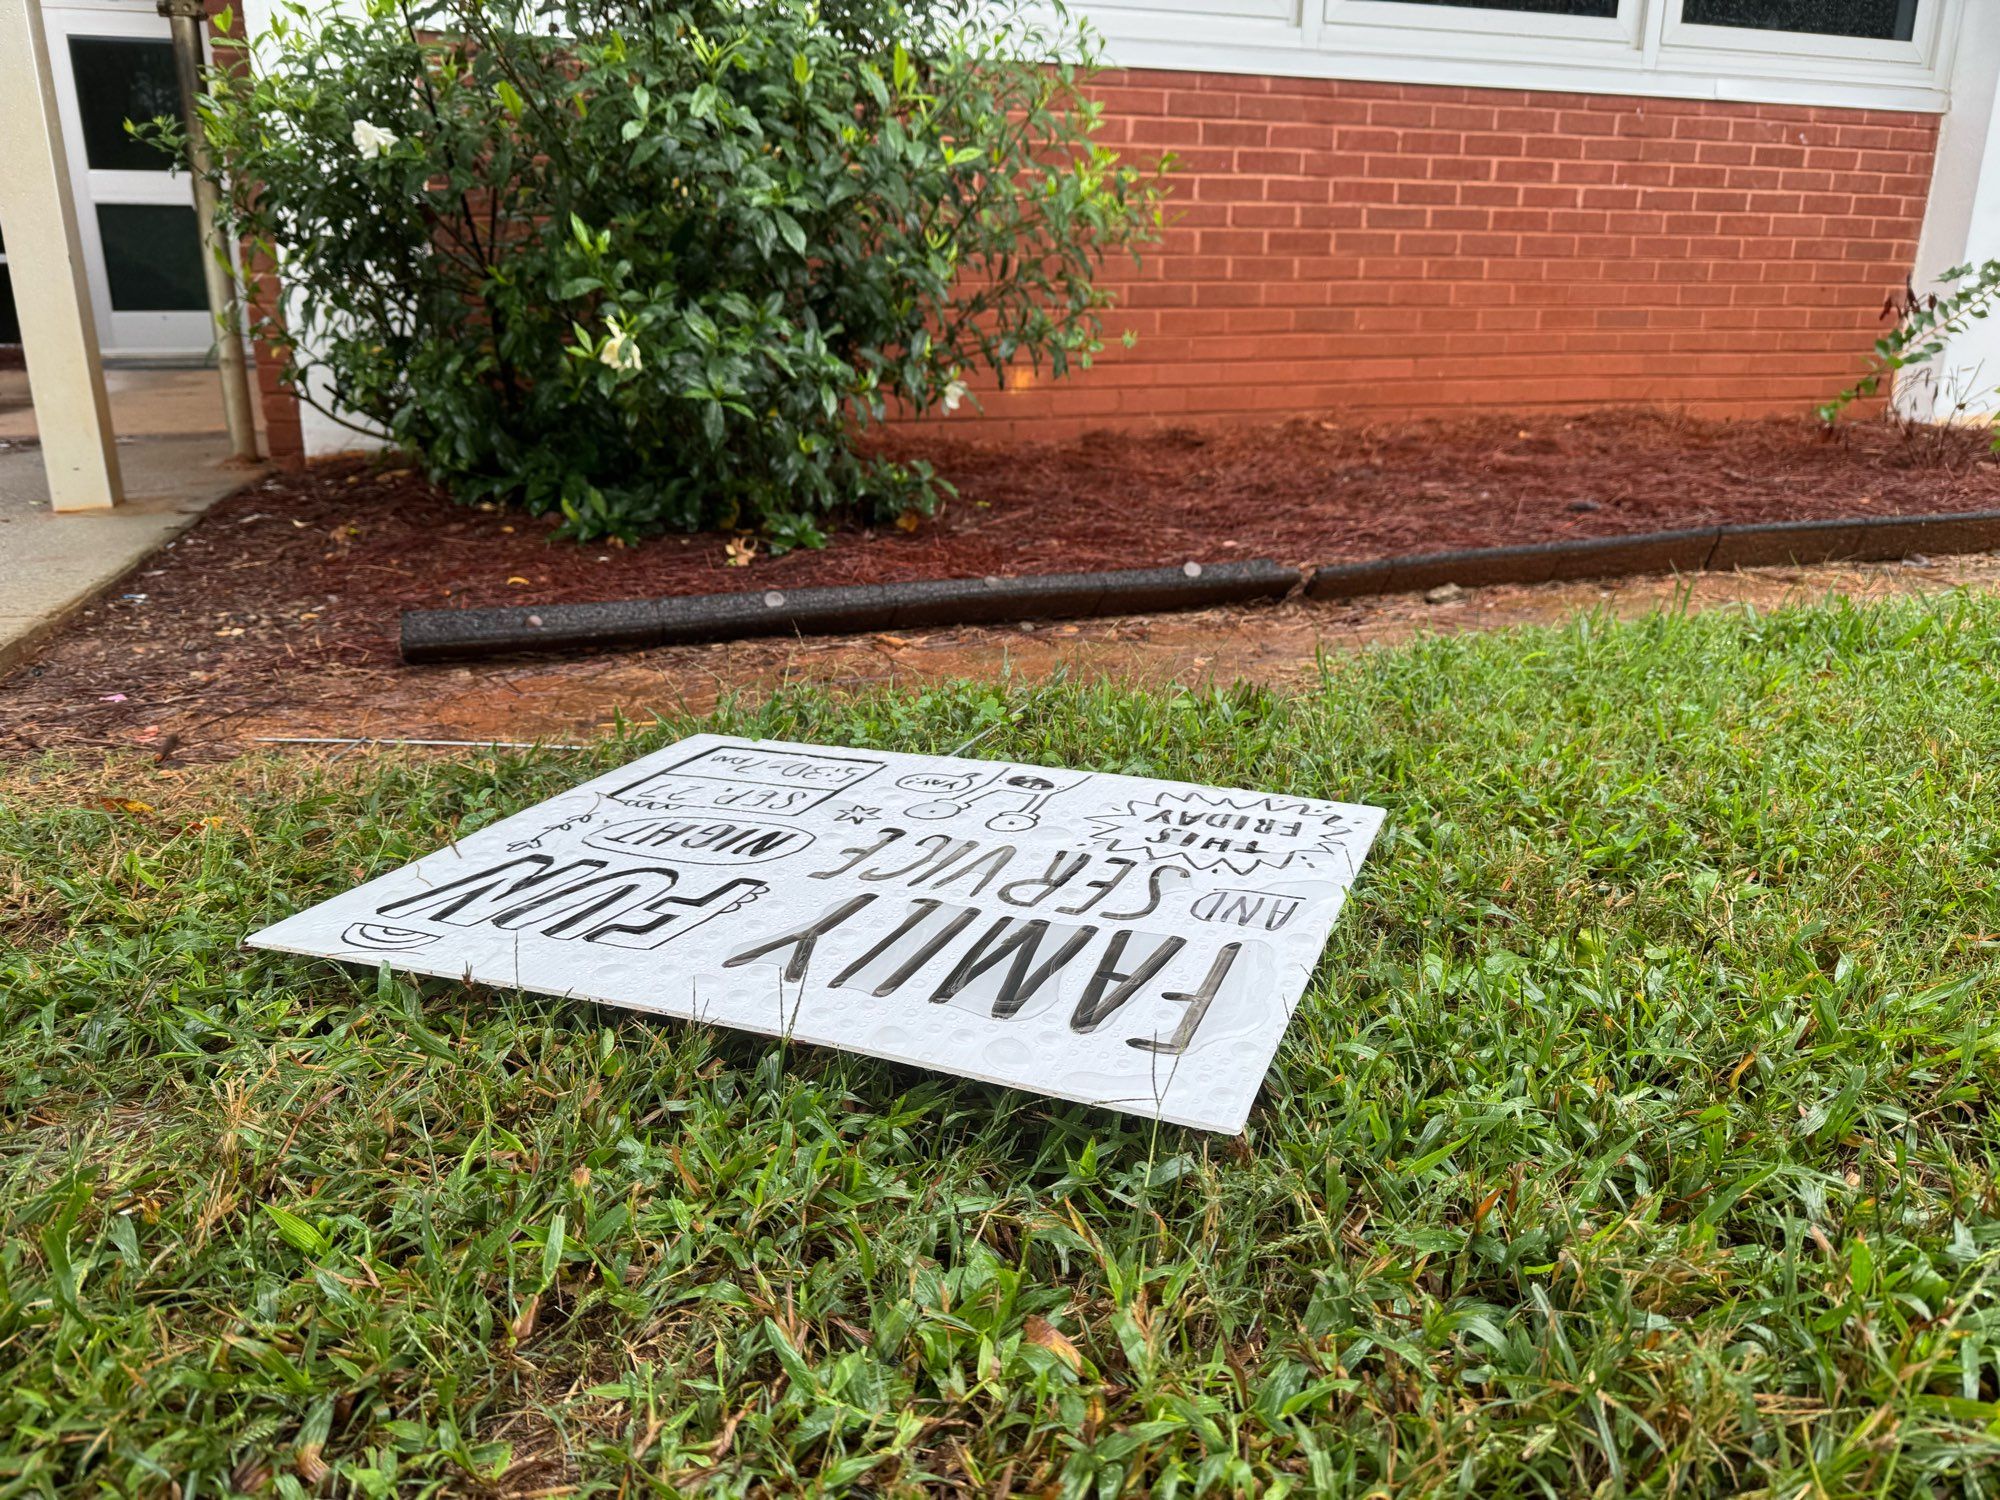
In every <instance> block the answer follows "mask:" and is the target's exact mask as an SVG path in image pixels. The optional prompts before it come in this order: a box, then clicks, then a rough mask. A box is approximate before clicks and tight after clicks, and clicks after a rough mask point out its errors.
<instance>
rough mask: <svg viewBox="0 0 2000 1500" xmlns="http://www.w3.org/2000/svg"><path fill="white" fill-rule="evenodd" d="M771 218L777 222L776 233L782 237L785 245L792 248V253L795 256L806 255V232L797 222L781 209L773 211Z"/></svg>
mask: <svg viewBox="0 0 2000 1500" xmlns="http://www.w3.org/2000/svg"><path fill="white" fill-rule="evenodd" d="M771 217H772V218H773V219H775V220H776V221H777V224H778V233H779V235H781V236H782V237H783V239H784V241H785V243H786V244H787V245H790V246H791V247H792V253H793V254H795V255H804V254H805V253H806V232H805V229H804V227H803V226H802V225H801V224H800V223H799V221H798V220H797V219H795V218H793V217H792V216H791V215H790V214H788V213H786V212H785V211H784V210H783V209H782V208H780V209H777V210H774V211H773V213H772V215H771Z"/></svg>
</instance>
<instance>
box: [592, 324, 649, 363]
mask: <svg viewBox="0 0 2000 1500" xmlns="http://www.w3.org/2000/svg"><path fill="white" fill-rule="evenodd" d="M605 326H606V327H608V328H609V329H610V330H611V332H610V333H608V334H606V335H605V337H604V345H603V347H602V348H600V349H599V350H598V351H597V358H598V361H599V363H601V364H607V365H609V366H611V368H612V369H614V370H636V369H638V368H639V363H640V361H639V344H638V341H637V340H636V339H634V338H633V337H632V335H631V334H629V333H627V332H626V331H625V330H624V329H622V328H620V327H619V326H618V325H617V324H616V323H607V324H606V325H605Z"/></svg>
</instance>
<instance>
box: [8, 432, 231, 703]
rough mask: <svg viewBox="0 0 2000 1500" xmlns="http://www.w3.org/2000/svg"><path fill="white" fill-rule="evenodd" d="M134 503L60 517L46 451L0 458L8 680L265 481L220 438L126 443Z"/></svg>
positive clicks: (122, 453)
mask: <svg viewBox="0 0 2000 1500" xmlns="http://www.w3.org/2000/svg"><path fill="white" fill-rule="evenodd" d="M118 459H119V463H120V464H121V466H122V467H123V469H124V471H125V493H126V503H125V504H123V505H121V506H119V507H117V508H116V509H115V510H104V511H86V512H81V513H78V514H72V515H65V516H59V515H57V514H55V513H54V512H53V511H51V510H50V509H49V505H48V493H49V492H48V480H47V478H46V476H45V475H44V473H43V470H42V454H41V450H40V448H38V447H34V446H27V447H11V446H10V447H8V448H6V449H5V450H4V451H0V672H6V671H8V670H11V669H12V668H13V667H15V666H16V665H18V664H19V663H20V662H21V660H22V659H23V658H24V657H26V656H27V655H28V654H29V653H30V652H32V651H33V650H34V648H35V646H36V644H37V643H38V642H40V641H41V640H42V638H43V637H45V636H46V635H48V634H49V633H50V632H51V631H53V630H54V629H55V628H56V627H57V626H58V625H60V624H61V623H62V622H63V621H64V620H65V619H67V618H68V617H69V615H70V613H71V612H72V611H74V610H76V609H78V608H80V607H81V606H82V605H83V604H84V603H85V602H86V601H88V600H90V599H91V598H93V597H95V596H96V595H97V594H98V593H99V592H101V591H102V590H103V589H104V588H105V587H106V586H107V585H109V584H112V583H115V582H117V580H118V579H119V578H121V577H123V576H124V575H125V574H126V573H128V572H130V571H131V570H132V569H133V568H134V567H136V566H137V565H138V564H139V563H141V562H143V561H144V560H145V559H146V557H147V556H148V555H149V554H151V553H152V552H153V551H154V549H156V548H158V547H159V546H161V545H162V544H163V543H165V542H167V541H170V540H172V539H173V538H174V537H176V536H178V535H179V534H180V533H181V532H183V531H185V530H187V528H188V527H190V526H192V525H193V524H194V523H195V520H196V519H197V518H198V517H199V516H200V515H201V513H202V512H203V511H205V510H207V509H208V507H209V506H210V505H212V504H213V503H214V502H215V501H217V500H219V499H221V498H222V497H223V496H224V495H226V494H228V493H229V492H230V491H232V490H234V489H236V488H237V487H238V486H240V485H243V484H247V483H248V482H249V481H251V480H252V479H255V478H256V477H257V476H258V475H259V474H260V473H262V472H263V471H262V470H261V469H258V468H246V467H243V466H241V465H236V464H232V463H230V461H229V439H228V437H227V436H225V435H223V434H221V433H210V432H196V433H192V434H189V435H187V436H184V437H142V438H133V439H130V440H128V441H121V442H120V443H119V445H118Z"/></svg>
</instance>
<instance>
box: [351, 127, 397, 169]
mask: <svg viewBox="0 0 2000 1500" xmlns="http://www.w3.org/2000/svg"><path fill="white" fill-rule="evenodd" d="M401 139H402V137H401V136H399V135H397V134H396V132H395V131H393V130H384V129H383V128H382V127H381V126H380V125H375V124H371V123H370V122H369V121H367V120H356V121H355V122H354V149H355V150H356V151H359V152H360V153H361V159H362V160H363V161H373V160H374V159H375V158H376V157H378V156H380V155H381V154H382V153H383V152H384V151H387V150H388V149H389V148H390V147H391V146H393V145H395V144H396V142H397V141H399V140H401Z"/></svg>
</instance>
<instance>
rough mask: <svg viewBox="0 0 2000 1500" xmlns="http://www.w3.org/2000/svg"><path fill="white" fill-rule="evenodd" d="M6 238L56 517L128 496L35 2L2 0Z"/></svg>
mask: <svg viewBox="0 0 2000 1500" xmlns="http://www.w3.org/2000/svg"><path fill="white" fill-rule="evenodd" d="M0 143H4V144H0V233H4V234H5V237H6V240H7V266H8V270H9V271H10V272H11V273H12V275H13V281H14V306H15V311H16V312H17V313H18V314H19V317H20V321H21V348H22V352H23V353H24V354H25V355H26V357H27V362H28V390H29V394H30V395H31V397H32V398H33V400H34V403H35V430H36V432H37V433H38V434H40V437H41V445H42V463H43V465H44V466H45V467H46V468H47V470H48V476H49V500H50V503H51V504H52V505H53V506H54V508H55V509H57V510H104V509H107V508H109V507H111V506H113V505H116V504H117V503H118V502H119V500H120V498H122V483H121V481H120V479H119V474H118V449H117V447H116V445H115V440H114V437H113V434H112V430H111V403H110V402H109V400H107V399H106V397H105V394H104V368H103V366H102V365H101V364H100V363H99V361H98V357H97V319H96V318H95V317H94V316H93V315H92V313H91V310H90V286H89V283H88V281H87V280H86V279H85V275H84V268H83V252H82V249H81V247H80V246H79V244H78V241H77V234H76V204H75V203H74V201H73V200H72V199H71V196H70V178H69V160H68V157H67V155H66V154H65V152H64V151H63V140H62V124H61V121H60V120H59V118H58V117H57V114H56V99H55V85H54V83H53V81H52V80H51V78H50V75H49V48H48V39H47V37H46V35H45V34H44V32H43V29H42V12H41V5H40V3H39V0H0Z"/></svg>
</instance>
